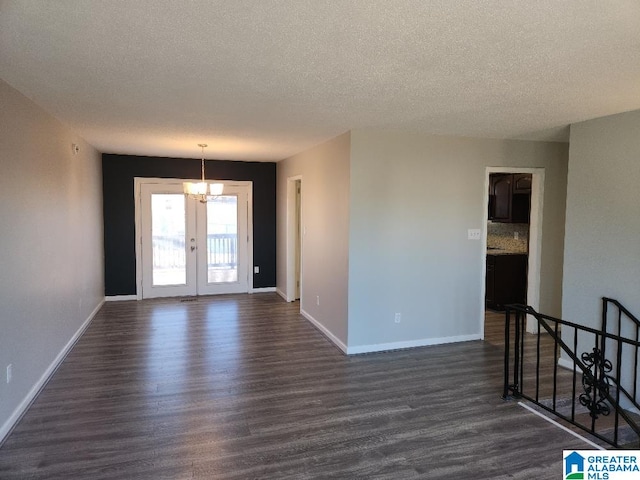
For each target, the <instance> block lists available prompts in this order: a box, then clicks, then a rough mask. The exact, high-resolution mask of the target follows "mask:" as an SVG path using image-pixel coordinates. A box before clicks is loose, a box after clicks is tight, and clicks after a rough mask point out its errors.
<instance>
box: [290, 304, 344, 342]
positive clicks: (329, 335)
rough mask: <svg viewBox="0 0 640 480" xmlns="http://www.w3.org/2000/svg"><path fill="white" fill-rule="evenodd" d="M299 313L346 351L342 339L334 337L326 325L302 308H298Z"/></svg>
mask: <svg viewBox="0 0 640 480" xmlns="http://www.w3.org/2000/svg"><path fill="white" fill-rule="evenodd" d="M300 314H301V315H302V316H303V317H304V318H306V319H307V320H309V322H311V324H312V325H313V326H314V327H316V328H317V329H318V330H320V332H322V334H323V335H324V336H325V337H327V338H328V339H329V340H330V341H331V342H332V343H333V344H334V345H335V346H336V347H338V348H339V349H340V350H342V351H343V352H344V353H348V352H347V346H346V345H345V344H344V343H342V341H341V340H340V339H339V338H338V337H336V336H335V335H334V334H333V333H331V331H330V330H329V329H328V328H327V327H325V326H324V325H322V324H321V323H320V322H319V321H318V320H316V319H315V318H313V316H311V315H310V314H309V313H308V312H305V311H304V310H303V309H302V308H301V309H300Z"/></svg>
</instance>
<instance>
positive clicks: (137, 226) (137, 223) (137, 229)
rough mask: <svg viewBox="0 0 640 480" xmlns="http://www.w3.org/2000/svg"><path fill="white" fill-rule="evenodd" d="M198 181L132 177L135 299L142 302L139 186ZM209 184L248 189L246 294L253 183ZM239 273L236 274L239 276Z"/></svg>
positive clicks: (250, 281) (250, 275) (250, 258)
mask: <svg viewBox="0 0 640 480" xmlns="http://www.w3.org/2000/svg"><path fill="white" fill-rule="evenodd" d="M194 181H198V180H197V179H196V180H194V179H192V178H154V177H134V178H133V196H134V214H135V251H136V299H137V300H142V208H141V201H142V195H141V185H142V184H160V185H171V184H174V185H176V184H180V185H182V183H183V182H194ZM207 181H209V182H215V183H223V184H224V185H225V186H226V185H228V186H236V187H248V192H247V236H248V238H247V268H246V270H247V272H246V275H247V293H251V292H252V290H253V267H252V265H253V182H252V181H249V180H239V181H235V180H211V179H208V180H207ZM240 274H241V272H238V275H240Z"/></svg>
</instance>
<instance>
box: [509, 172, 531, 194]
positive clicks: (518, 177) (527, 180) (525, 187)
mask: <svg viewBox="0 0 640 480" xmlns="http://www.w3.org/2000/svg"><path fill="white" fill-rule="evenodd" d="M513 193H514V194H520V193H522V194H529V195H531V174H530V173H514V174H513Z"/></svg>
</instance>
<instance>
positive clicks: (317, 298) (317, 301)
mask: <svg viewBox="0 0 640 480" xmlns="http://www.w3.org/2000/svg"><path fill="white" fill-rule="evenodd" d="M316 305H320V295H318V296H317V297H316Z"/></svg>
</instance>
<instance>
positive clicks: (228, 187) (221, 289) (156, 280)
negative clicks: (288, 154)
mask: <svg viewBox="0 0 640 480" xmlns="http://www.w3.org/2000/svg"><path fill="white" fill-rule="evenodd" d="M224 183H225V186H224V193H223V194H222V195H219V196H216V197H213V198H212V199H210V201H208V202H206V203H201V202H199V201H197V200H194V199H191V198H188V197H186V196H185V195H184V194H183V191H182V181H181V180H175V179H171V180H163V179H138V178H136V181H135V191H136V197H137V198H136V239H138V241H137V242H136V277H137V287H138V298H139V299H142V298H157V297H175V296H193V295H215V294H223V293H246V292H248V291H249V288H250V284H252V283H253V282H252V281H251V277H250V275H249V268H248V266H249V265H250V262H251V259H250V258H249V257H250V252H251V243H252V240H251V235H250V230H251V228H250V219H251V208H250V205H251V203H250V197H251V182H224Z"/></svg>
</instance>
